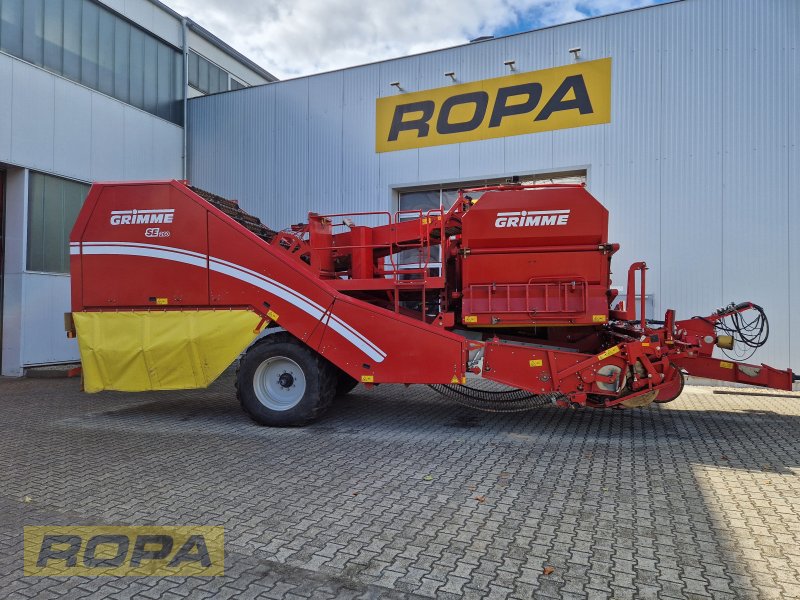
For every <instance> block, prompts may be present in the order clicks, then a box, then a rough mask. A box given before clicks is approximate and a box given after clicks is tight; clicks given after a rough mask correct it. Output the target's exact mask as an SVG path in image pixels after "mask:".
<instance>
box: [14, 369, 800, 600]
mask: <svg viewBox="0 0 800 600" xmlns="http://www.w3.org/2000/svg"><path fill="white" fill-rule="evenodd" d="M78 385H79V384H78V382H77V381H76V380H50V381H41V380H38V381H37V380H0V411H2V413H0V414H2V418H1V419H0V590H2V592H0V595H2V597H4V598H36V599H40V598H51V597H61V596H66V597H69V598H83V597H87V598H98V599H99V598H131V597H142V598H184V597H191V598H193V599H194V598H205V597H207V598H211V597H213V598H226V597H236V598H253V597H262V596H263V597H267V598H300V597H303V598H315V599H316V598H326V597H329V598H333V597H365V598H366V597H374V598H376V597H387V598H431V597H437V598H458V597H466V598H484V597H487V598H505V597H509V598H531V597H543V598H544V597H551V598H585V597H589V598H606V597H608V598H614V599H615V600H619V599H624V598H637V599H639V598H707V597H712V598H715V599H717V598H734V597H737V598H797V597H800V584H799V583H798V581H800V478H799V477H798V476H797V475H798V472H799V471H800V397H798V399H780V398H763V397H755V396H753V397H748V396H744V395H741V396H719V395H714V394H712V393H711V392H710V390H707V389H701V388H687V390H688V392H687V393H685V394H684V396H682V397H681V399H680V400H678V401H676V402H674V403H672V404H670V405H669V406H667V407H655V408H651V409H644V410H629V411H577V412H576V411H569V410H561V409H556V408H547V409H541V410H539V411H537V412H533V413H526V414H522V415H520V414H517V415H494V414H485V413H476V412H471V411H469V410H468V409H462V408H460V407H458V406H455V405H452V404H449V403H447V402H446V401H444V400H442V399H440V398H439V397H438V396H437V395H436V394H435V393H434V392H432V391H430V390H428V389H427V388H423V387H412V388H408V389H406V388H403V387H401V386H384V387H381V388H379V389H378V390H375V391H373V392H366V391H364V390H360V391H356V392H354V393H353V394H352V395H350V396H348V397H346V398H342V399H339V400H337V402H336V403H335V405H334V407H333V408H332V409H331V411H330V413H328V415H327V416H326V417H325V418H324V419H323V420H322V421H321V422H319V423H317V424H315V425H313V426H309V427H306V428H304V429H268V428H263V427H258V426H257V425H255V424H253V423H251V422H250V421H249V420H248V419H247V418H246V417H245V416H244V415H243V414H242V413H241V412H240V410H239V407H238V405H237V403H236V400H235V398H234V397H233V395H232V387H233V386H232V381H231V378H230V377H228V376H226V377H224V378H223V380H221V381H220V382H218V383H217V384H215V385H214V386H213V387H212V388H211V389H210V390H205V391H199V392H191V393H184V392H181V393H158V394H146V395H127V394H99V395H86V394H82V393H80V392H79V391H78ZM428 476H429V477H428ZM26 496H27V497H28V501H27V502H26V501H25V497H26ZM38 524H42V525H43V524H47V525H69V524H135V525H147V524H162V525H168V524H169V525H182V524H208V525H223V526H224V527H225V528H226V576H225V577H220V578H162V579H157V578H124V579H111V578H94V579H89V578H35V577H23V576H22V527H23V525H38ZM546 566H550V567H552V568H553V571H552V573H550V574H545V573H544V567H546ZM548 571H549V569H548Z"/></svg>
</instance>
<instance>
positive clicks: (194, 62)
mask: <svg viewBox="0 0 800 600" xmlns="http://www.w3.org/2000/svg"><path fill="white" fill-rule="evenodd" d="M189 85H191V86H192V87H196V88H199V87H200V57H199V56H198V55H197V54H196V53H195V52H189Z"/></svg>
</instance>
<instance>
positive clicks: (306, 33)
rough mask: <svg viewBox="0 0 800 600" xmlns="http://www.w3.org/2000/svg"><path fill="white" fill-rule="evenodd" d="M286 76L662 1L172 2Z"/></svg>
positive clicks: (303, 0)
mask: <svg viewBox="0 0 800 600" xmlns="http://www.w3.org/2000/svg"><path fill="white" fill-rule="evenodd" d="M166 1H167V4H169V5H170V6H171V7H172V8H174V9H175V10H177V11H178V12H180V13H182V14H185V15H187V16H188V17H189V18H191V19H192V20H194V21H195V22H197V23H199V24H200V25H202V26H203V27H205V28H206V29H208V30H209V31H211V32H212V33H214V34H215V35H217V36H218V37H220V38H221V39H223V40H225V41H226V42H228V43H229V44H230V45H232V46H233V47H234V48H236V49H237V50H239V51H240V52H242V53H243V54H245V55H246V56H248V57H250V58H251V59H253V60H254V61H255V62H256V63H258V64H260V65H262V66H263V67H264V68H265V69H267V70H268V71H270V72H272V73H274V74H275V75H276V76H277V77H279V78H281V79H283V78H288V77H294V76H298V75H306V74H309V73H318V72H321V71H329V70H331V69H337V68H341V67H348V66H352V65H358V64H363V63H367V62H373V61H376V60H382V59H385V58H393V57H398V56H405V55H408V54H414V53H417V52H424V51H426V50H433V49H437V48H446V47H448V46H453V45H456V44H463V43H465V42H467V41H469V40H470V39H473V38H475V37H478V36H481V35H490V34H494V33H497V32H502V31H508V30H509V29H515V30H516V29H519V30H527V29H533V28H535V27H538V26H542V25H553V24H556V23H564V22H568V21H574V20H577V19H582V18H585V17H587V16H592V15H596V14H606V13H609V12H615V11H618V10H625V9H628V8H634V7H637V6H644V5H648V4H653V3H655V2H658V1H659V0H516V1H515V0H406V1H400V0H294V1H287V0H231V1H227V2H226V1H225V0H166Z"/></svg>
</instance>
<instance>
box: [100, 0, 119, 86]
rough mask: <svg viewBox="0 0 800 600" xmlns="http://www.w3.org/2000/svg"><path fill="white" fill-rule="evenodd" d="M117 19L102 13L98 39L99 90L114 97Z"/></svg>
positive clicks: (108, 13)
mask: <svg viewBox="0 0 800 600" xmlns="http://www.w3.org/2000/svg"><path fill="white" fill-rule="evenodd" d="M116 21H117V18H116V17H115V16H114V15H112V14H111V13H110V12H106V11H102V12H101V13H100V23H99V31H98V35H97V39H98V47H99V48H98V66H99V73H98V85H97V89H98V90H100V91H101V92H103V93H104V94H108V95H109V96H113V95H114V24H115V22H116Z"/></svg>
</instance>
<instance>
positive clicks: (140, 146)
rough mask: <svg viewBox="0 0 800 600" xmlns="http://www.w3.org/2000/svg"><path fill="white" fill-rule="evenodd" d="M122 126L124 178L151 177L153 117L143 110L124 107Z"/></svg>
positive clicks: (152, 167)
mask: <svg viewBox="0 0 800 600" xmlns="http://www.w3.org/2000/svg"><path fill="white" fill-rule="evenodd" d="M123 128H124V129H123V137H122V142H123V152H124V156H125V160H124V167H125V175H124V178H125V179H126V180H136V179H148V178H151V177H153V170H154V167H155V161H154V160H153V146H152V140H153V118H152V117H150V115H148V114H147V113H146V112H144V111H141V110H136V109H135V108H132V107H126V109H125V114H124V123H123Z"/></svg>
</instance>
